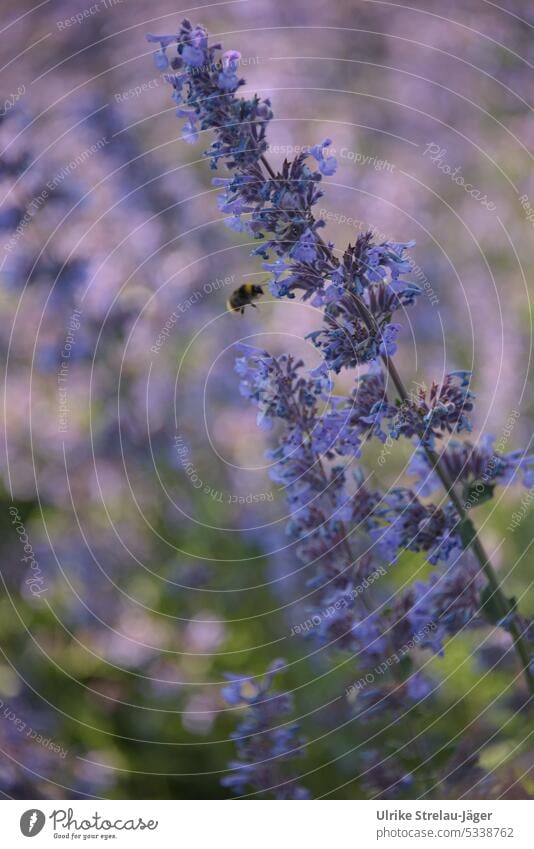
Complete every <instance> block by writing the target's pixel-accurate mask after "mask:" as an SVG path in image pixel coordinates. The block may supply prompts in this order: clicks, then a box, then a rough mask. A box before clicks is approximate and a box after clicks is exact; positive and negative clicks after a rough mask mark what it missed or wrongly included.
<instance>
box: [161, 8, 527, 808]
mask: <svg viewBox="0 0 534 849" xmlns="http://www.w3.org/2000/svg"><path fill="white" fill-rule="evenodd" d="M148 39H149V41H151V42H154V43H156V44H158V45H159V48H158V50H157V52H156V57H155V58H156V65H157V67H158V68H159V69H161V70H163V71H164V72H165V75H166V79H167V81H168V82H169V83H170V84H171V86H172V89H173V99H174V101H175V103H176V104H177V115H178V117H180V118H182V119H185V124H184V128H183V133H182V136H183V139H184V140H185V141H186V142H189V143H193V142H196V141H197V139H198V138H199V134H200V133H203V132H205V131H208V130H210V131H213V136H214V140H213V141H212V143H211V146H210V147H209V149H208V150H207V151H206V153H205V156H206V158H207V159H208V161H209V163H210V167H211V168H212V169H214V170H217V169H218V167H219V166H220V165H224V166H225V167H226V169H227V171H228V172H229V173H228V176H224V177H216V178H215V179H214V181H213V182H214V185H215V186H217V187H220V188H221V190H222V191H221V194H220V196H219V198H218V204H219V208H220V210H221V212H223V213H224V214H225V215H226V216H227V218H226V222H227V224H228V226H229V227H230V228H231V229H233V230H235V231H237V232H246V233H247V234H249V235H250V236H251V237H252V238H253V239H254V240H256V241H257V243H258V244H257V247H256V248H255V249H254V251H253V253H254V254H256V255H257V256H259V257H260V258H261V259H262V260H263V263H262V268H263V270H264V271H265V272H267V274H268V275H269V288H270V291H271V293H272V295H273V296H274V297H275V298H290V299H294V298H296V297H297V295H300V297H301V298H302V299H303V300H307V301H310V304H311V305H312V306H313V307H315V308H316V309H317V316H318V322H319V320H320V321H321V324H320V326H319V327H318V329H317V330H315V331H314V332H312V333H311V334H309V338H310V339H311V341H312V343H313V344H314V345H315V346H316V347H317V349H318V350H319V351H320V352H321V354H322V357H323V362H322V364H321V366H320V367H319V368H317V369H315V370H314V371H312V372H308V371H306V369H305V367H304V363H303V362H302V361H296V360H295V359H294V358H293V357H291V356H290V355H286V354H282V355H280V356H271V355H270V354H269V353H268V352H267V351H263V350H260V349H256V348H250V347H248V346H242V350H241V351H240V356H239V358H238V360H237V363H236V370H237V372H238V374H239V377H240V387H241V392H242V394H243V395H245V396H246V397H247V398H249V399H250V400H251V402H252V403H254V404H255V405H256V406H257V409H258V423H259V425H260V426H263V427H270V426H271V425H272V423H273V422H275V421H276V422H278V423H279V424H281V425H282V437H281V438H280V440H279V441H278V443H277V444H276V445H275V446H274V447H273V448H272V450H271V451H270V455H269V456H270V459H271V460H272V463H273V470H272V476H273V478H274V480H275V481H277V482H278V483H280V484H281V485H282V486H283V487H284V488H285V490H286V493H287V498H288V502H289V507H290V512H291V518H290V520H289V523H288V533H289V536H290V539H291V541H292V544H293V550H294V553H295V557H296V558H298V559H299V560H300V561H301V562H302V563H303V564H305V565H306V566H307V567H308V569H307V573H308V574H310V573H311V570H312V569H313V573H312V574H311V577H310V578H309V580H308V586H309V591H310V596H309V597H310V599H312V601H313V603H312V605H311V610H310V613H311V615H312V617H313V621H314V622H317V627H315V628H313V629H312V632H311V634H309V635H308V636H310V637H311V638H312V639H314V640H316V641H318V642H319V644H320V645H322V646H324V647H329V648H330V649H332V650H333V649H334V647H335V648H337V649H343V650H345V651H346V652H350V653H351V655H352V656H354V657H355V659H356V661H357V664H358V667H359V669H361V670H362V671H364V672H365V675H364V676H363V678H362V679H360V680H361V681H362V680H363V681H364V685H362V686H357V687H356V688H354V687H353V688H349V692H350V693H352V695H354V692H356V693H357V698H356V699H354V698H352V699H349V701H352V702H353V707H352V708H351V709H353V710H354V711H355V714H354V715H355V716H357V717H358V718H359V720H361V721H362V722H368V721H374V720H375V719H376V717H377V715H380V716H382V717H384V716H385V717H388V718H389V719H388V721H389V723H390V725H391V724H395V723H396V722H398V721H399V720H401V719H403V718H404V717H410V718H412V719H413V716H415V715H416V713H415V711H417V710H421V705H422V703H423V702H424V703H425V705H427V704H428V702H429V701H431V699H432V697H433V692H434V690H435V689H436V688H435V687H434V686H433V684H432V682H431V681H430V680H428V679H427V678H426V676H425V674H424V673H423V672H422V671H421V669H420V668H418V667H417V665H416V663H417V657H418V655H417V653H416V650H418V649H429V650H431V651H433V652H435V653H437V654H443V652H444V651H446V643H447V638H448V637H449V636H450V635H453V634H456V633H458V632H460V631H462V630H464V629H466V628H477V627H480V626H482V625H487V624H492V625H494V626H497V627H499V628H501V629H503V630H504V631H506V632H507V633H508V634H509V635H510V637H511V641H510V644H511V645H513V646H514V648H515V650H516V652H517V656H518V659H519V662H520V665H521V669H522V672H523V675H524V680H525V683H526V685H527V687H528V690H529V692H530V694H531V696H532V695H533V694H534V679H533V676H532V671H531V668H530V663H531V661H530V657H529V648H528V644H529V642H531V641H532V632H533V627H532V623H531V622H530V621H529V620H527V619H524V618H522V617H521V616H520V615H519V613H518V611H517V608H516V604H515V601H514V600H513V599H510V598H507V596H506V595H505V593H504V592H503V590H502V588H501V586H500V582H499V578H498V577H497V575H496V573H495V571H494V568H493V566H492V564H491V562H490V559H489V557H488V555H487V553H486V550H485V548H484V546H483V543H482V541H481V539H480V536H479V534H478V533H477V531H476V529H475V526H474V524H473V522H472V519H471V516H470V510H471V509H472V508H473V507H474V506H476V505H477V503H480V502H481V501H482V500H486V499H487V498H491V497H492V495H493V491H494V488H495V487H496V486H497V485H501V484H508V483H510V482H511V481H513V480H514V479H516V478H518V477H519V475H522V479H523V483H524V484H525V485H526V486H531V485H532V483H533V480H534V477H533V476H534V472H533V470H532V469H533V467H534V457H532V456H525V455H524V454H523V453H521V452H518V451H513V452H510V453H503V452H499V451H496V450H494V449H493V447H492V440H491V438H489V437H484V438H483V439H482V440H480V441H479V442H478V443H475V444H473V443H471V442H468V441H464V442H460V441H458V439H457V436H458V435H459V434H461V433H466V432H469V431H470V430H471V425H470V421H469V414H470V413H471V411H472V409H473V402H474V396H473V393H472V392H471V389H470V385H471V374H470V372H466V371H451V372H450V373H449V374H447V375H446V376H445V378H444V380H442V381H441V382H433V383H432V384H431V385H430V387H429V388H427V387H424V386H421V387H419V389H418V391H417V393H416V394H413V395H412V394H410V393H409V392H408V391H407V389H406V386H405V384H404V382H403V380H402V378H401V377H400V375H399V372H398V371H397V368H396V365H395V362H394V359H393V358H394V356H395V353H396V351H397V344H398V338H399V333H400V331H401V329H402V328H401V324H400V323H399V322H398V321H397V320H396V318H395V317H396V315H397V314H399V313H403V312H405V311H406V310H408V309H410V308H412V307H413V306H414V305H415V304H416V303H417V300H418V297H419V295H420V293H421V290H420V288H419V287H418V286H417V285H416V284H415V283H414V282H412V281H411V280H410V279H409V276H410V273H411V271H412V262H411V260H410V259H409V256H408V254H407V251H408V249H409V248H411V247H413V245H414V243H413V242H403V243H399V242H394V241H383V242H376V241H375V239H374V237H373V234H372V233H371V232H363V233H360V234H359V236H358V238H357V239H356V241H355V243H354V244H353V245H348V246H347V248H346V249H344V250H342V251H338V250H336V248H335V245H334V244H333V243H332V242H330V241H326V240H325V239H324V238H323V236H322V230H323V228H324V226H325V222H324V221H323V220H321V219H320V218H318V217H316V215H315V212H314V208H315V207H316V205H317V202H318V200H319V199H320V198H321V197H322V194H323V192H322V183H323V178H324V177H329V176H331V175H332V174H334V173H335V170H336V159H335V157H334V156H333V155H331V153H330V152H329V149H330V146H331V141H330V139H325V140H324V141H322V142H321V143H319V144H316V145H314V146H312V147H311V148H310V149H309V151H308V152H304V153H300V154H298V155H297V156H296V157H295V158H294V159H293V160H291V161H289V160H286V161H285V162H284V163H283V165H282V167H281V169H280V170H278V171H276V170H275V169H274V168H273V167H272V165H271V164H270V162H269V161H268V159H267V156H266V153H267V128H268V125H269V121H270V120H271V118H272V114H273V113H272V109H271V103H270V101H269V100H268V99H264V100H261V99H260V98H259V97H258V96H257V95H254V96H253V97H249V98H245V97H240V96H238V91H239V89H240V88H241V87H242V86H243V85H244V80H243V79H242V78H240V76H239V59H240V54H239V53H237V52H236V51H228V52H226V53H223V52H222V48H221V47H220V45H217V44H210V43H209V40H208V34H207V32H206V31H205V29H204V28H203V27H201V26H196V27H193V26H192V24H191V23H190V22H189V21H187V20H185V21H183V23H182V25H181V27H180V30H179V32H178V34H177V35H173V36H167V35H163V36H162V35H150V36H148ZM356 367H358V368H359V369H361V368H362V367H364V368H366V369H367V370H366V371H365V373H363V374H360V375H359V376H358V377H357V378H356V379H355V383H354V389H353V391H352V393H351V395H350V396H349V397H340V396H333V395H332V376H333V374H338V373H340V372H341V371H343V370H346V369H354V368H356ZM278 432H280V429H278ZM451 435H454V437H455V438H454V439H450V436H451ZM401 438H403V439H407V440H410V441H411V443H412V444H413V445H414V447H415V453H414V457H413V460H412V463H411V466H410V472H411V473H412V474H413V476H414V477H415V478H416V483H415V484H412V485H411V486H398V487H396V488H394V489H391V490H389V491H380V490H379V489H377V488H371V487H370V486H369V484H368V480H367V479H366V477H365V475H364V473H363V469H362V468H361V467H359V468H358V470H357V472H356V474H355V475H354V476H353V480H349V479H348V475H347V472H346V468H345V465H346V458H349V459H358V458H360V455H361V449H362V445H363V443H364V442H367V441H369V440H372V439H377V440H378V441H379V442H381V443H384V442H386V441H388V440H389V441H391V440H399V439H401ZM439 487H442V488H443V489H444V497H442V498H441V500H440V501H439V503H433V502H429V501H427V500H425V499H427V498H428V497H429V496H431V495H433V494H434V493H435V491H436V489H437V488H439ZM477 494H478V495H477ZM407 550H409V551H415V552H422V553H423V554H424V556H425V558H426V560H427V561H428V563H430V564H432V566H433V567H435V571H434V573H433V574H432V575H431V577H430V578H429V580H428V581H426V582H423V581H414V582H412V583H411V584H410V585H409V586H408V587H406V588H404V589H403V591H402V592H398V593H397V594H394V595H393V596H392V595H391V594H389V595H388V591H387V590H385V589H384V587H383V584H382V583H381V584H380V589H379V591H377V587H376V586H373V588H372V590H371V589H367V590H366V591H365V592H356V591H355V587H356V586H359V585H361V582H362V580H363V579H365V578H366V576H368V575H370V574H371V573H373V572H376V570H377V568H378V567H379V566H380V564H387V568H388V570H393V569H395V565H396V563H397V562H398V560H399V556H400V555H401V553H402V552H404V551H407ZM325 609H328V610H329V611H331V610H333V611H334V613H333V614H332V615H329V616H325V615H324V611H325ZM282 667H283V663H282V664H280V663H277V664H275V666H273V667H271V669H270V670H269V672H268V675H267V677H266V679H265V680H264V682H263V683H261V684H259V685H257V684H252V683H251V681H250V680H249V679H247V681H244V680H243V679H234V680H233V681H232V684H231V685H230V686H229V687H227V688H226V689H225V691H224V696H225V698H226V700H227V702H228V703H229V704H230V705H231V706H232V707H237V706H240V707H244V708H245V711H246V716H245V720H244V721H243V724H242V725H241V727H240V729H239V733H238V750H239V756H240V759H239V761H237V762H235V763H233V764H232V767H231V768H232V774H231V776H230V778H227V779H225V783H226V784H227V785H229V786H232V787H233V789H235V790H236V791H237V792H239V793H242V792H244V790H245V789H246V787H247V786H250V787H251V789H252V791H253V792H255V793H257V792H271V793H274V794H275V795H278V796H282V797H284V798H287V797H288V796H291V797H292V798H306V795H307V794H306V793H305V791H303V790H302V788H301V787H300V785H298V784H297V783H296V782H295V780H294V778H292V777H291V776H290V775H288V773H287V769H288V762H289V760H290V758H291V756H292V755H296V754H298V753H299V750H300V748H301V744H300V743H299V742H298V739H297V737H296V733H297V732H296V729H295V727H294V726H293V725H290V726H286V725H284V724H283V723H282V724H280V723H281V720H282V717H283V716H284V715H285V714H286V713H287V712H288V711H289V710H290V702H289V700H288V699H287V698H285V697H284V696H282V695H280V694H279V693H276V694H274V695H272V694H270V689H269V688H270V686H271V683H272V676H273V674H274V672H275V671H277V670H278V669H279V668H282ZM246 685H248V687H251V688H252V690H251V691H250V692H249V691H248V690H247V686H246ZM419 737H420V735H417V737H414V740H415V741H417V739H418V738H419ZM389 754H390V753H388V754H387V755H386V756H384V755H383V754H381V753H380V751H379V749H378V746H377V748H376V749H374V750H367V751H366V752H365V753H364V754H363V756H362V758H363V765H364V766H365V770H364V775H365V776H366V780H367V783H368V784H369V787H370V788H371V792H375V793H383V794H386V795H399V794H403V793H408V794H409V793H413V792H415V790H414V787H416V777H415V773H416V772H417V770H419V769H422V768H423V765H424V764H425V763H427V762H428V761H429V758H428V757H426V756H425V753H424V751H423V752H419V753H418V754H419V761H418V765H417V767H416V768H410V760H409V758H407V757H406V753H405V755H404V756H402V755H400V753H399V751H398V750H396V751H395V752H394V756H393V757H390V756H389ZM449 756H450V758H449V759H450V764H449V773H448V775H450V774H451V772H450V770H451V769H452V771H453V772H454V770H456V769H460V768H463V769H464V771H465V769H466V768H468V767H469V768H472V769H475V768H476V769H478V767H476V765H475V764H474V762H473V760H472V759H470V758H469V757H467V758H465V759H464V760H461V756H460V755H459V754H458V752H455V753H449ZM455 759H456V760H455ZM281 763H282V764H283V770H282V771H281V770H280V765H281ZM451 765H452V766H451ZM281 775H282V777H281ZM436 784H437V786H438V787H439V786H441V787H442V789H443V787H444V786H445V784H446V778H443V780H441V781H440V780H439V779H436Z"/></svg>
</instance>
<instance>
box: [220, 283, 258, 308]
mask: <svg viewBox="0 0 534 849" xmlns="http://www.w3.org/2000/svg"><path fill="white" fill-rule="evenodd" d="M260 295H263V289H262V288H261V286H255V285H254V283H243V284H242V285H241V286H239V288H238V289H235V290H234V291H233V292H232V294H231V295H230V297H229V298H228V300H227V302H226V309H227V310H228V311H229V312H240V313H241V315H243V313H244V312H245V307H246V306H248V305H249V304H250V306H251V307H254V308H256V304H255V303H254V300H255V299H256V298H259V297H260Z"/></svg>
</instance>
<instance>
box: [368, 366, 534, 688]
mask: <svg viewBox="0 0 534 849" xmlns="http://www.w3.org/2000/svg"><path fill="white" fill-rule="evenodd" d="M382 359H383V361H384V364H385V366H386V368H387V370H388V373H389V375H390V377H391V379H392V381H393V383H394V384H395V388H396V390H397V392H398V393H399V396H400V398H401V401H407V400H408V399H409V395H408V392H407V390H406V387H405V386H404V383H403V381H402V378H401V376H400V374H399V373H398V371H397V367H396V366H395V364H394V363H393V362H392V360H391V358H390V357H387V356H384V357H382ZM421 445H422V448H423V450H424V452H425V454H426V456H427V457H428V460H429V461H430V463H431V465H432V468H433V469H434V470H435V471H436V474H437V475H438V477H439V479H440V481H441V483H442V484H443V486H444V488H445V490H446V492H447V494H448V496H449V498H450V500H451V501H452V503H453V505H454V508H455V510H456V512H457V513H458V515H459V517H460V523H461V524H462V525H463V526H464V527H465V528H467V529H468V541H467V544H466V545H465V547H466V548H469V547H470V548H471V551H472V552H473V554H474V555H475V557H476V558H477V560H478V562H479V564H480V567H481V569H482V570H483V572H484V574H485V576H486V579H487V581H488V584H489V586H490V588H491V591H492V594H493V598H494V601H495V605H496V607H497V609H498V611H499V616H500V618H501V619H505V617H507V616H508V615H509V613H510V605H509V603H508V601H507V599H506V596H505V594H504V593H503V591H502V590H501V586H500V582H499V579H498V577H497V574H496V572H495V570H494V568H493V566H492V565H491V561H490V559H489V556H488V554H487V552H486V549H485V548H484V545H483V543H482V540H481V539H480V537H479V535H478V531H477V530H476V528H475V526H474V524H473V522H472V521H471V519H470V518H469V515H468V512H467V510H466V508H465V506H464V504H463V502H462V499H461V498H460V497H459V496H458V493H457V492H456V490H455V489H454V482H453V481H452V480H451V479H450V477H449V474H448V472H447V470H446V469H445V468H444V466H443V463H442V462H441V460H440V457H439V455H438V454H437V453H436V452H435V451H434V449H433V448H430V447H429V446H427V445H425V444H424V443H421ZM507 627H508V630H509V632H510V634H511V636H512V639H513V642H514V647H515V650H516V652H517V654H518V657H519V659H520V661H521V666H522V669H523V674H524V676H525V681H526V684H527V687H528V690H529V692H530V694H531V695H534V676H533V675H532V672H531V671H530V657H529V653H528V649H527V647H526V645H525V641H524V640H523V637H522V635H521V631H520V629H519V628H518V625H517V622H516V620H515V618H514V617H513V616H512V617H511V618H510V623H509V625H508V626H507Z"/></svg>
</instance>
